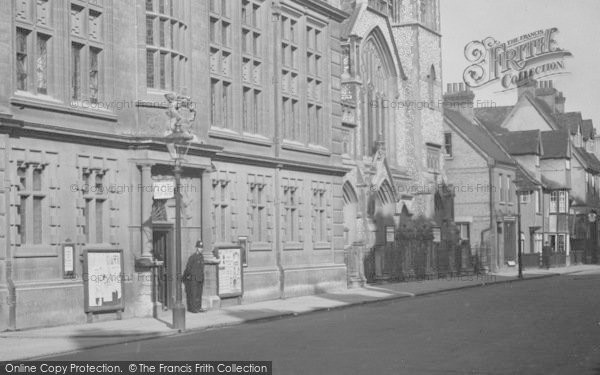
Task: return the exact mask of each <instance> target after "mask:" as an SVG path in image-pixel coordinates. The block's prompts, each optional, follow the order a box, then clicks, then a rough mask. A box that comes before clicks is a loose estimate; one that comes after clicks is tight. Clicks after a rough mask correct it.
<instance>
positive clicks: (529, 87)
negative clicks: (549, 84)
mask: <svg viewBox="0 0 600 375" xmlns="http://www.w3.org/2000/svg"><path fill="white" fill-rule="evenodd" d="M539 86H540V85H539V83H538V81H536V80H535V79H533V78H530V77H528V78H525V79H523V80H521V81H519V82H517V94H518V96H519V98H520V97H521V96H522V95H523V94H525V93H526V92H528V93H530V94H531V95H532V96H534V97H535V92H536V90H537V89H538V87H539Z"/></svg>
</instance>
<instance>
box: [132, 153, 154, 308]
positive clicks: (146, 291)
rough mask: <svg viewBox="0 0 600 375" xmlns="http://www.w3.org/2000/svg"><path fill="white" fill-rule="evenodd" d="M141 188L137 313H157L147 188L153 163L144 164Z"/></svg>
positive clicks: (150, 210) (148, 190)
mask: <svg viewBox="0 0 600 375" xmlns="http://www.w3.org/2000/svg"><path fill="white" fill-rule="evenodd" d="M139 167H140V169H141V179H140V185H139V186H140V189H137V190H138V191H139V194H140V215H141V221H140V231H141V233H140V234H141V243H140V245H141V249H140V252H141V253H140V254H139V255H137V256H136V259H135V266H136V272H137V273H138V276H137V280H138V281H139V285H138V288H139V289H138V302H137V309H138V310H139V311H137V312H136V315H148V316H149V315H155V314H156V311H157V310H156V308H157V307H156V306H155V304H156V301H155V298H154V296H153V278H154V276H153V275H154V274H153V272H152V267H153V265H154V258H153V255H152V191H151V189H147V187H148V186H149V185H152V165H151V164H142V165H140V166H139Z"/></svg>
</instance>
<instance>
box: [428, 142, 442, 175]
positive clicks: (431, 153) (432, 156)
mask: <svg viewBox="0 0 600 375" xmlns="http://www.w3.org/2000/svg"><path fill="white" fill-rule="evenodd" d="M427 169H428V170H430V171H433V172H439V171H440V150H439V148H436V147H430V146H428V147H427Z"/></svg>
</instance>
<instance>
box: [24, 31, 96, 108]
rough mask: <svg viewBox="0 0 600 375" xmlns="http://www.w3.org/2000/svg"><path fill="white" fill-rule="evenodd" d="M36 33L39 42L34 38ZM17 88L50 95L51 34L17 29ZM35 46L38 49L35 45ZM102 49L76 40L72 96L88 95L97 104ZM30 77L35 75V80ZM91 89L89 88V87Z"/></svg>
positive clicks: (72, 70) (79, 97)
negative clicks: (49, 55) (49, 57)
mask: <svg viewBox="0 0 600 375" xmlns="http://www.w3.org/2000/svg"><path fill="white" fill-rule="evenodd" d="M34 36H35V41H34V40H33V37H34ZM16 37H17V43H16V44H17V53H16V58H17V71H16V76H17V77H16V82H17V90H21V91H34V92H36V93H38V94H44V95H46V94H48V76H49V71H50V68H49V66H48V61H49V59H48V47H49V44H50V42H51V38H50V36H48V35H44V34H41V33H34V32H32V31H29V30H25V29H21V28H17V35H16ZM32 45H35V49H34V48H32ZM101 53H102V50H101V49H100V48H96V47H91V46H89V47H88V46H86V45H84V44H79V43H72V45H71V98H72V99H73V100H80V99H82V98H83V96H84V95H85V94H87V95H88V97H89V100H90V102H92V103H96V102H97V101H98V97H99V91H100V77H99V72H100V56H101ZM30 77H33V79H31V78H30ZM85 88H87V90H86V89H85Z"/></svg>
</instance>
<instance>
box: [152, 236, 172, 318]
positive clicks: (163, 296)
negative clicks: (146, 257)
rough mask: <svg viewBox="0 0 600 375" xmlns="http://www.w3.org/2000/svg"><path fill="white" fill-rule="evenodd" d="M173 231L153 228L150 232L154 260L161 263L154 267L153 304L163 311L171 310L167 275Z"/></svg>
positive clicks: (168, 276) (169, 285) (169, 286)
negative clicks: (159, 305) (158, 304)
mask: <svg viewBox="0 0 600 375" xmlns="http://www.w3.org/2000/svg"><path fill="white" fill-rule="evenodd" d="M172 234H173V230H172V228H170V226H168V227H164V228H163V227H160V228H154V230H153V231H152V248H153V252H154V258H155V259H156V260H157V261H161V262H163V264H162V265H161V266H158V267H156V278H155V288H154V290H155V302H156V303H160V304H162V308H163V310H166V309H169V308H171V284H172V283H171V280H170V274H169V270H170V269H169V267H170V262H169V254H171V253H172V252H173V245H172V243H173V241H172V238H173V236H172Z"/></svg>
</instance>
